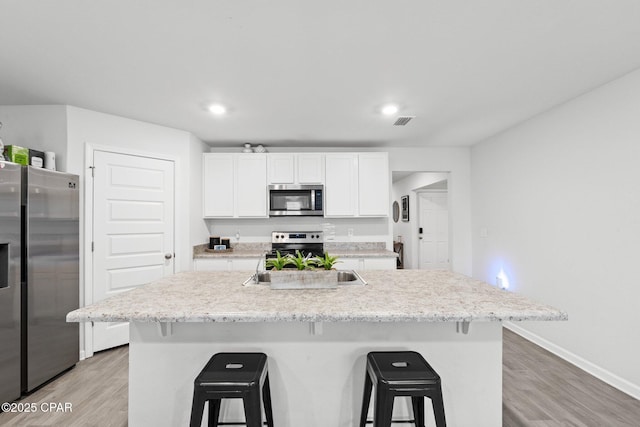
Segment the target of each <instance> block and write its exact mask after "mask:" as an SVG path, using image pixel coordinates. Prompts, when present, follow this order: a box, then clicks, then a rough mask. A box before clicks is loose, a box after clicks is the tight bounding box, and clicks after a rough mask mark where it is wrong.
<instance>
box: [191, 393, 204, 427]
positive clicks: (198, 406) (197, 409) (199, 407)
mask: <svg viewBox="0 0 640 427" xmlns="http://www.w3.org/2000/svg"><path fill="white" fill-rule="evenodd" d="M205 402H206V399H205V398H204V396H203V395H201V394H200V393H198V390H197V388H195V387H194V390H193V402H192V403H191V421H190V422H189V426H190V427H200V425H201V424H202V413H203V412H204V404H205Z"/></svg>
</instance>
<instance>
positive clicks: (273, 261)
mask: <svg viewBox="0 0 640 427" xmlns="http://www.w3.org/2000/svg"><path fill="white" fill-rule="evenodd" d="M289 264H291V259H290V258H289V256H282V255H280V251H276V257H275V258H267V262H266V264H265V267H266V268H267V269H271V270H282V269H283V268H284V266H285V265H289Z"/></svg>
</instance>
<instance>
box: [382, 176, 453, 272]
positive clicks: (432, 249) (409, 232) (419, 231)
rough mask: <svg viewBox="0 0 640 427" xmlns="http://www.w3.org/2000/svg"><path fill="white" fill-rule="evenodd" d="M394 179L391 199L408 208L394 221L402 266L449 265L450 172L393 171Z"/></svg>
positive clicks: (441, 267) (396, 246)
mask: <svg viewBox="0 0 640 427" xmlns="http://www.w3.org/2000/svg"><path fill="white" fill-rule="evenodd" d="M392 182H393V185H392V191H391V195H392V200H393V201H397V202H398V204H399V206H401V207H405V208H406V210H407V212H406V215H405V214H404V212H402V214H401V215H399V216H398V220H397V221H396V220H395V215H394V222H393V240H394V248H395V249H396V251H397V252H398V251H399V250H400V251H401V254H402V262H401V264H402V268H412V269H450V268H451V267H450V266H451V261H452V259H451V253H452V247H451V243H450V242H451V239H450V236H451V226H450V224H451V221H450V217H451V209H450V203H449V200H450V197H449V182H450V173H449V172H396V171H394V172H392ZM401 209H402V208H401Z"/></svg>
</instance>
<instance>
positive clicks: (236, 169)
mask: <svg viewBox="0 0 640 427" xmlns="http://www.w3.org/2000/svg"><path fill="white" fill-rule="evenodd" d="M203 159H204V160H203V174H202V175H203V179H204V182H203V185H202V188H203V207H204V208H203V216H204V217H205V218H266V217H267V216H268V215H267V158H266V155H265V154H262V153H255V154H245V153H242V154H228V153H205V154H204V155H203Z"/></svg>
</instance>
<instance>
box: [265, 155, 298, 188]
mask: <svg viewBox="0 0 640 427" xmlns="http://www.w3.org/2000/svg"><path fill="white" fill-rule="evenodd" d="M267 156H268V157H267V158H268V162H269V184H293V183H294V182H295V169H296V166H295V165H296V158H295V154H293V153H273V154H272V153H269V154H268V155H267Z"/></svg>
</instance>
